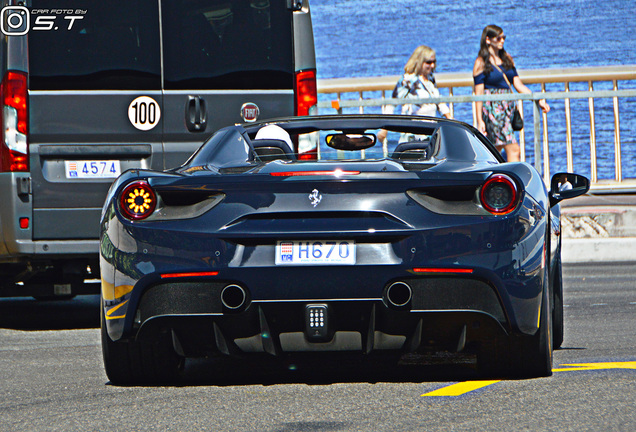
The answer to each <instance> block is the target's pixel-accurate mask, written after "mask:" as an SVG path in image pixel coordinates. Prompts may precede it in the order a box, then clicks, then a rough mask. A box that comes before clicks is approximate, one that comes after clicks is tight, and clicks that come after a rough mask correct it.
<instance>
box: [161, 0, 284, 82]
mask: <svg viewBox="0 0 636 432" xmlns="http://www.w3.org/2000/svg"><path fill="white" fill-rule="evenodd" d="M162 8H163V9H162V11H161V15H162V22H163V38H164V65H165V66H164V74H165V75H164V80H165V81H164V87H165V88H166V89H189V88H208V89H291V88H292V84H293V48H292V12H291V11H290V10H289V9H288V8H287V6H286V0H232V1H231V2H230V1H228V0H225V1H210V0H198V1H196V0H195V1H192V0H171V1H164V2H163V6H162Z"/></svg>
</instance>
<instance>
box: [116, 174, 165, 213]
mask: <svg viewBox="0 0 636 432" xmlns="http://www.w3.org/2000/svg"><path fill="white" fill-rule="evenodd" d="M156 207H157V195H156V194H155V192H154V191H153V190H152V188H151V187H150V185H149V184H148V182H147V181H145V180H140V181H135V182H132V183H130V184H129V185H128V186H126V187H125V188H124V190H123V192H122V193H121V195H120V196H119V208H120V210H121V213H122V215H123V216H124V217H125V218H126V219H130V220H142V219H146V218H147V217H148V216H150V215H151V214H152V212H154V211H155V208H156Z"/></svg>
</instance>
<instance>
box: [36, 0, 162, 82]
mask: <svg viewBox="0 0 636 432" xmlns="http://www.w3.org/2000/svg"><path fill="white" fill-rule="evenodd" d="M156 5H157V3H156V2H147V1H141V0H125V1H124V0H108V1H103V0H99V1H98V0H82V1H77V0H33V1H32V3H31V30H30V31H29V33H28V35H29V81H30V83H29V86H30V88H31V89H33V90H74V89H87V90H91V89H106V90H109V89H121V90H128V89H132V90H136V89H160V88H161V67H160V61H161V58H160V49H159V46H160V44H159V11H158V8H157V6H156ZM53 10H55V11H60V10H62V11H63V13H61V14H60V13H57V12H55V13H53V12H52V11H53ZM42 17H45V18H42ZM47 17H48V18H47ZM51 17H55V18H54V28H51V29H50V30H44V29H45V28H47V27H49V26H51V25H50V24H49V23H51V22H53V21H51V20H52V19H53V18H51ZM72 17H74V18H72ZM38 19H39V21H37V20H38ZM51 27H52V26H51ZM69 27H70V29H69ZM37 28H40V29H41V30H37Z"/></svg>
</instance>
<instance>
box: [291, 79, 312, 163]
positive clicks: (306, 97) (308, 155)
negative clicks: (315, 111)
mask: <svg viewBox="0 0 636 432" xmlns="http://www.w3.org/2000/svg"><path fill="white" fill-rule="evenodd" d="M294 95H295V104H294V105H295V106H294V113H295V115H297V116H306V115H309V112H310V110H311V108H312V107H314V106H315V105H316V104H317V103H318V89H317V87H316V70H315V69H309V70H304V71H299V72H296V82H295V83H294ZM303 144H306V143H304V142H300V143H298V158H299V159H301V160H315V159H317V158H318V151H317V149H316V147H315V145H311V146H309V147H305V146H304V145H303Z"/></svg>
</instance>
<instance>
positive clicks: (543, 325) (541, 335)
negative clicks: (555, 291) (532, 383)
mask: <svg viewBox="0 0 636 432" xmlns="http://www.w3.org/2000/svg"><path fill="white" fill-rule="evenodd" d="M545 280H546V281H547V280H548V278H546V279H545ZM550 300H551V299H550V296H549V295H548V290H547V286H546V287H544V293H543V301H542V303H541V316H540V318H539V329H538V330H537V333H536V334H535V335H534V336H526V337H523V338H522V339H521V340H519V344H518V345H517V344H514V345H515V347H514V348H516V349H513V351H512V353H511V354H512V356H511V360H512V362H511V366H512V368H513V374H514V375H517V376H521V377H524V378H535V377H547V376H551V375H552V314H551V313H550V311H551V308H550Z"/></svg>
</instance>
